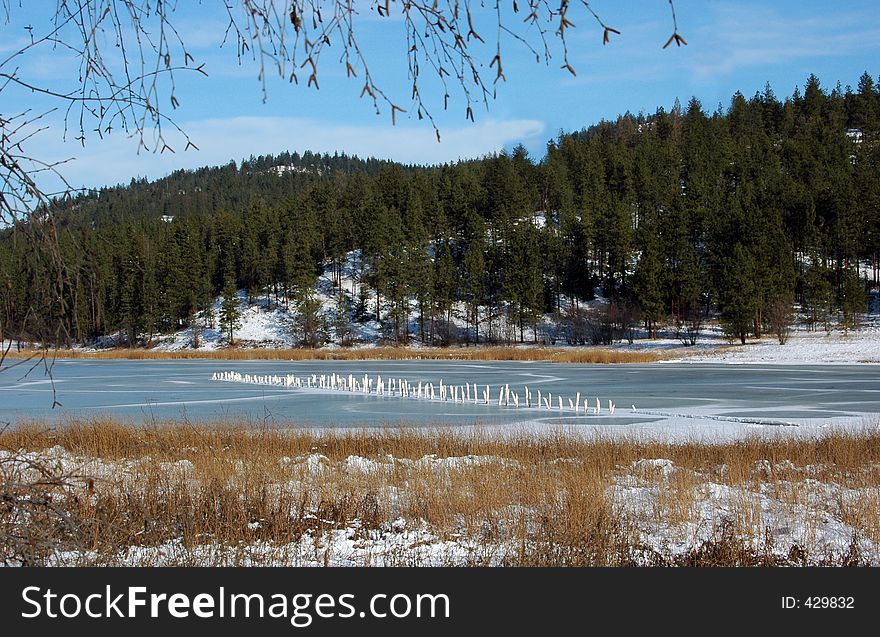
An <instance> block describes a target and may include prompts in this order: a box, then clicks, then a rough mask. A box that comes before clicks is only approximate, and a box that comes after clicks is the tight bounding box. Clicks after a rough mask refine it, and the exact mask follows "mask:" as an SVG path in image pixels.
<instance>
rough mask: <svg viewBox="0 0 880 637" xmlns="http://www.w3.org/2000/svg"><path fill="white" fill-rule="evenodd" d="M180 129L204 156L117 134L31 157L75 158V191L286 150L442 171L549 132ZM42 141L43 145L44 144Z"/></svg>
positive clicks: (493, 127)
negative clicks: (150, 147)
mask: <svg viewBox="0 0 880 637" xmlns="http://www.w3.org/2000/svg"><path fill="white" fill-rule="evenodd" d="M182 128H183V129H184V130H186V132H187V134H189V136H190V137H191V138H192V140H193V142H194V143H195V144H196V145H197V146H198V147H199V150H193V149H190V150H188V151H186V152H183V146H184V145H185V142H181V140H180V139H178V140H177V143H172V144H171V145H172V146H173V147H174V148H175V150H176V151H177V152H176V153H169V152H165V153H162V154H157V153H149V152H144V151H141V152H140V153H138V152H137V146H136V143H135V141H134V140H132V139H130V138H128V137H126V136H125V135H119V134H114V135H111V136H109V137H107V138H106V139H103V140H100V139H92V140H90V141H88V142H87V143H86V146H85V148H81V147H79V146H78V145H76V144H62V143H60V142H58V143H57V144H53V143H51V141H50V140H49V137H48V136H49V132H46V133H43V134H42V135H41V136H38V137H37V138H36V139H35V142H37V143H34V144H33V145H32V146H31V147H30V148H29V152H30V154H31V155H34V156H39V157H40V158H41V159H45V158H48V159H55V160H57V159H64V158H68V157H72V156H73V157H75V158H76V159H75V160H74V161H72V162H70V163H68V164H65V165H64V166H63V167H62V172H63V173H64V175H65V177H66V178H67V180H68V181H69V183H70V184H71V185H73V186H86V187H92V186H102V185H108V184H115V183H127V182H128V181H129V180H130V179H131V178H132V177H141V176H146V177H148V178H151V179H153V178H157V177H161V176H163V175H165V174H168V173H169V172H171V171H173V170H177V169H180V168H197V167H200V166H212V165H220V164H225V163H228V162H229V161H230V160H231V159H235V160H236V161H238V160H240V159H243V158H247V157H249V156H250V155H267V154H277V153H280V152H282V151H285V150H287V151H299V152H302V151H305V150H311V151H314V152H322V153H323V152H327V153H331V154H332V153H333V152H336V151H339V152H345V153H347V154H349V155H357V156H359V157H364V158H365V157H376V158H379V159H393V160H396V161H399V162H403V163H408V164H437V163H443V162H447V161H456V160H458V159H467V158H473V157H480V156H482V155H485V154H487V153H492V152H495V151H499V150H501V149H502V148H505V147H509V146H511V145H512V144H515V143H517V142H520V141H526V140H529V139H533V138H535V137H536V136H538V135H541V134H542V133H543V132H544V129H545V126H544V123H543V122H541V121H537V120H527V119H515V120H486V121H482V122H477V123H476V124H465V125H461V126H458V127H454V128H453V127H447V126H443V127H441V129H440V134H441V142H440V143H438V142H437V139H436V137H435V135H434V131H433V129H431V127H430V126H429V125H427V124H426V125H415V124H411V125H398V126H391V125H390V124H388V123H386V122H382V123H381V124H377V125H374V126H362V125H353V124H352V125H346V124H334V123H330V122H324V121H321V120H318V119H311V118H301V117H251V116H243V117H230V118H216V119H206V120H200V121H195V122H190V123H184V124H183V126H182ZM40 137H43V139H40Z"/></svg>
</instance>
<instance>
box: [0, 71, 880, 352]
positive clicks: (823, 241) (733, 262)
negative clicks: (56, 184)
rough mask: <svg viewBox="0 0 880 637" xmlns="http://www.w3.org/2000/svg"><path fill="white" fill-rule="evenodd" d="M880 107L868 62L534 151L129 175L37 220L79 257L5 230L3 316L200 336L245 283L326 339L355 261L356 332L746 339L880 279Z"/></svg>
mask: <svg viewBox="0 0 880 637" xmlns="http://www.w3.org/2000/svg"><path fill="white" fill-rule="evenodd" d="M878 122H880V86H878V84H877V83H876V82H874V81H873V79H872V78H871V76H870V75H869V74H868V73H865V74H864V75H863V76H862V77H861V78H860V79H859V81H858V85H857V87H856V88H855V89H852V88H850V87H847V88H846V89H843V88H841V87H840V86H839V85H838V86H837V87H835V88H834V89H832V90H826V89H825V88H823V87H822V86H821V85H820V83H819V81H818V79H817V78H816V77H815V76H810V77H809V78H808V79H807V81H806V83H805V85H804V88H803V90H802V91H801V90H799V89H796V90H795V92H794V93H793V94H792V95H791V96H789V97H787V98H785V99H782V100H780V99H778V98H777V97H776V96H775V95H774V93H773V91H772V90H771V89H770V87H769V86H768V87H767V88H765V90H764V91H762V92H759V93H757V94H755V95H754V96H752V97H751V98H747V97H745V96H743V95H742V94H740V93H737V94H735V95H734V96H733V97H732V99H731V100H730V103H729V104H728V105H727V106H725V107H722V106H720V105H719V107H718V108H716V109H715V110H714V111H711V112H710V111H707V109H705V108H704V106H703V105H702V104H701V103H700V102H699V101H698V100H697V99H691V100H690V101H689V102H688V103H687V105H686V106H681V105H680V104H679V103H678V102H676V104H675V105H674V106H673V107H672V108H671V109H670V110H668V111H667V110H665V109H663V108H660V109H658V110H657V111H656V112H655V113H653V114H650V115H646V114H639V115H633V114H630V113H627V114H624V115H621V116H619V117H618V118H617V119H616V120H615V121H603V122H601V123H599V124H597V125H594V126H591V127H589V128H586V129H584V130H581V131H578V132H575V133H571V134H561V135H560V136H559V137H558V138H556V139H554V140H553V141H551V142H549V143H548V145H547V151H546V155H545V156H544V158H542V159H541V160H540V161H535V160H533V159H532V158H530V157H529V155H528V153H527V152H526V151H525V149H524V148H522V147H521V146H520V147H517V148H515V149H513V150H512V151H511V152H502V153H499V154H496V155H493V156H487V157H484V158H482V159H479V160H473V161H463V162H459V163H455V164H446V165H442V166H431V167H418V166H403V165H400V164H396V163H393V162H388V161H378V160H361V159H358V158H354V157H347V156H345V155H335V156H328V155H317V154H312V153H306V154H304V155H302V156H300V155H298V154H288V153H285V154H284V155H282V156H276V157H272V156H268V157H260V158H250V159H249V160H247V161H244V162H242V163H241V165H240V166H238V165H236V164H235V163H230V164H229V165H227V166H223V167H218V168H205V169H200V170H196V171H178V172H176V173H173V174H172V175H170V176H168V177H166V178H164V179H161V180H157V181H155V182H147V181H145V180H140V181H137V180H133V181H132V182H131V183H130V184H128V185H127V186H119V187H115V188H105V189H101V190H96V191H91V192H88V193H84V194H82V195H80V196H78V197H75V198H73V199H70V200H66V201H56V202H54V204H53V208H54V209H53V210H52V215H51V216H46V217H45V218H44V219H43V220H37V219H32V220H30V222H29V223H31V224H35V223H48V221H46V220H45V219H50V220H51V223H52V232H54V233H56V234H57V241H58V245H59V246H60V263H61V264H62V265H61V266H59V265H58V264H55V263H53V262H51V259H50V257H49V256H47V255H45V254H43V253H41V252H40V251H35V250H33V249H32V246H30V245H29V244H28V243H27V242H23V241H17V240H16V235H17V233H18V232H20V231H21V228H19V227H16V228H7V229H6V230H5V231H4V232H3V235H2V237H0V266H2V279H0V321H2V323H0V337H3V338H6V339H9V338H17V339H22V340H41V341H44V342H52V343H59V344H70V343H72V342H85V341H90V340H94V339H97V338H100V337H102V336H107V335H119V336H120V337H121V340H122V341H123V342H125V343H128V344H130V345H135V344H141V345H143V344H148V343H150V342H151V341H152V340H153V338H154V337H155V335H157V334H159V333H161V332H167V331H170V330H175V329H179V328H181V327H185V326H190V327H193V328H194V338H196V339H197V338H198V336H197V328H199V327H200V326H204V325H211V324H214V322H215V321H218V320H220V319H221V318H224V317H215V316H213V311H212V309H211V308H212V305H213V302H214V299H215V298H216V297H217V296H218V295H222V296H224V297H229V296H230V294H232V292H231V290H237V289H243V290H245V291H246V292H247V294H248V296H249V298H251V299H257V298H259V299H263V300H265V302H266V303H268V304H270V305H271V304H284V305H287V306H289V307H292V308H294V309H295V313H296V315H297V316H299V317H300V318H299V319H298V329H300V330H301V336H302V340H303V342H304V344H307V345H319V344H320V343H321V340H322V338H323V337H321V333H322V332H321V329H319V328H321V326H320V325H319V323H320V317H319V316H318V309H319V305H318V303H317V302H316V300H315V296H314V289H315V284H316V281H317V278H318V276H319V274H320V273H321V272H322V271H323V269H325V268H328V269H329V270H330V272H331V273H332V278H333V280H334V282H335V283H336V284H339V283H340V282H341V281H343V280H346V281H351V282H353V283H350V284H349V287H348V288H347V289H346V288H345V286H340V287H339V288H338V294H339V303H338V308H337V311H336V313H335V316H336V323H337V324H336V325H334V326H323V327H324V328H330V331H331V332H332V331H333V330H334V329H335V330H336V335H337V337H339V340H341V341H343V342H345V340H346V335H349V334H350V326H349V325H348V324H349V323H350V322H353V321H367V320H377V321H379V322H380V324H381V325H382V328H383V334H384V336H385V338H386V339H388V340H390V341H394V342H397V343H407V342H409V340H410V339H412V338H417V339H419V340H420V341H421V342H423V343H432V344H448V343H450V342H453V341H456V340H460V341H467V342H492V341H512V340H517V341H524V340H530V339H534V340H537V339H539V338H553V339H564V340H567V341H569V342H572V343H590V342H593V343H596V342H608V341H610V340H614V339H615V338H622V337H624V336H626V335H629V337H630V338H632V335H633V334H634V332H635V328H636V327H638V326H643V328H644V329H645V330H646V332H647V333H648V335H649V336H655V335H656V333H657V330H658V328H659V326H661V325H664V324H672V325H674V326H676V329H677V330H678V331H679V333H681V334H682V335H685V338H687V339H690V342H693V340H694V339H695V337H696V335H697V334H699V332H700V329H701V326H702V325H703V323H704V322H705V320H706V319H707V318H708V317H712V316H716V315H717V317H718V318H719V320H720V321H721V324H722V326H723V327H724V329H725V331H726V332H727V333H728V334H729V335H730V336H731V337H733V338H736V339H739V340H740V341H741V342H745V341H746V339H747V338H749V337H750V336H759V337H760V336H761V335H762V334H764V333H765V332H768V331H773V332H776V333H779V334H781V333H782V332H783V331H784V329H785V327H786V326H787V325H789V324H790V323H791V322H792V320H793V319H794V316H793V315H792V312H793V311H794V308H798V310H799V312H800V318H801V319H802V320H804V321H806V322H807V323H808V324H809V325H811V326H814V327H817V328H818V327H825V328H828V329H830V327H831V325H832V324H838V325H842V326H843V327H845V328H846V329H849V328H852V327H853V326H854V325H855V323H856V321H857V319H858V316H859V314H860V313H862V312H864V310H865V307H866V293H867V291H868V290H870V288H871V287H873V286H876V285H877V278H878V252H880V214H878V211H880V175H878V153H880V144H878V133H880V130H878ZM21 225H27V224H21ZM59 281H60V283H59ZM597 290H598V291H600V292H601V294H602V295H603V296H604V297H606V298H607V299H608V300H609V303H608V304H606V305H604V306H603V308H604V309H603V310H602V311H601V313H599V314H597V311H596V309H595V306H594V305H593V304H589V303H587V302H588V301H590V300H592V299H593V298H594V296H595V294H596V292H597ZM224 307H225V308H226V309H225V310H224V311H223V312H222V313H223V314H224V316H225V319H224V321H225V326H226V327H227V328H228V327H230V326H231V325H230V323H234V322H235V317H234V316H233V315H234V314H235V312H234V311H233V308H232V306H231V305H230V304H228V303H227V304H224ZM548 313H549V314H552V315H553V316H554V317H555V320H554V321H552V322H551V324H550V325H549V326H548V325H546V324H545V323H546V322H545V321H544V316H545V315H547V314H548ZM454 319H455V320H454ZM462 322H463V323H464V324H465V326H466V327H465V328H464V329H460V328H456V327H455V325H456V324H461V323H462ZM230 335H231V331H230Z"/></svg>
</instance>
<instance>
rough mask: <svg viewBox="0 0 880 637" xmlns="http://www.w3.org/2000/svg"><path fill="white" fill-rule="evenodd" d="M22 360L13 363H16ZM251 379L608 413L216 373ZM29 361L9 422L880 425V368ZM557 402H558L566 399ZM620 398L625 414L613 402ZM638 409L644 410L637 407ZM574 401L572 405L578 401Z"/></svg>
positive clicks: (13, 387)
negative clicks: (219, 377)
mask: <svg viewBox="0 0 880 637" xmlns="http://www.w3.org/2000/svg"><path fill="white" fill-rule="evenodd" d="M9 362H11V361H7V363H9ZM226 370H235V371H237V372H240V373H243V374H261V375H262V374H278V375H285V374H295V375H297V376H305V375H309V374H331V373H337V374H340V375H343V376H347V375H348V374H354V375H355V376H361V377H362V376H363V375H364V374H369V375H370V376H371V377H375V376H376V375H381V376H383V377H385V378H389V377H393V378H404V379H406V380H408V381H409V382H410V383H412V384H416V383H418V382H431V383H434V384H437V383H438V382H439V380H440V379H442V380H443V382H444V383H445V384H447V385H464V384H465V383H477V384H478V385H480V386H481V387H483V386H485V385H490V387H492V392H493V397H497V388H498V386H499V385H503V384H505V383H508V384H509V385H510V387H511V389H512V390H513V389H516V390H517V391H520V392H522V388H523V386H526V385H528V386H529V388H530V390H531V391H532V392H533V393H534V392H536V391H537V390H541V391H542V392H543V393H544V394H545V395H546V393H547V392H552V393H553V395H554V396H558V395H562V396H565V397H566V401H567V397H572V398H574V396H575V394H576V392H581V394H582V396H583V397H588V398H590V400H591V401H594V400H595V397H599V398H600V399H601V401H602V405H603V410H602V412H601V413H600V414H599V415H595V414H587V415H584V414H583V413H582V412H581V413H580V414H578V415H575V414H573V413H571V412H569V411H568V410H567V409H566V410H564V411H563V412H559V411H558V410H552V409H551V410H546V409H540V410H539V409H534V408H533V409H523V408H520V409H514V408H512V407H510V408H506V407H499V406H498V405H497V403H496V402H495V401H493V404H489V405H485V404H482V405H475V404H472V403H471V404H460V403H459V404H453V403H451V402H446V403H440V402H439V401H437V402H428V401H417V400H409V399H400V398H389V397H377V396H365V395H363V394H358V393H353V394H351V393H342V392H329V391H315V390H308V389H301V390H300V389H285V388H281V387H270V386H261V385H249V384H240V383H226V382H217V381H212V380H211V375H212V374H213V373H214V372H222V371H226ZM25 371H26V367H25V366H24V365H22V366H19V367H15V368H12V369H6V370H4V371H3V372H2V373H0V421H2V422H10V423H13V424H14V423H16V422H21V421H23V420H41V421H42V420H45V421H49V422H57V421H59V420H62V419H65V418H69V417H94V416H113V417H117V418H121V419H123V420H126V421H128V422H135V423H143V422H151V421H160V420H163V419H178V420H179V419H189V420H191V421H217V420H230V419H234V420H243V421H247V422H250V423H253V424H262V423H270V424H285V425H287V424H292V425H297V426H336V427H348V426H383V425H400V424H419V425H427V426H435V425H436V426H441V425H472V424H475V423H478V424H482V425H488V426H491V425H505V426H506V425H514V424H523V425H528V426H530V427H534V426H541V425H558V424H564V425H572V426H588V427H597V426H598V427H615V428H617V427H626V428H627V429H633V430H635V429H644V428H646V427H647V428H651V427H658V426H676V427H690V428H691V429H694V428H705V429H706V430H710V429H718V428H722V429H723V428H725V427H727V428H730V427H731V426H733V425H737V426H738V427H739V428H740V429H741V428H742V427H748V426H762V427H767V426H777V425H784V424H799V425H801V426H805V427H806V426H809V427H817V426H827V425H828V424H829V423H830V424H840V423H848V424H853V423H867V422H875V423H876V422H878V421H880V416H877V414H880V366H876V365H806V366H804V365H801V366H782V365H729V364H713V363H699V364H694V363H663V364H650V365H614V366H608V365H605V366H603V365H574V364H571V365H569V364H555V363H537V362H507V361H503V362H470V361H467V362H459V361H336V362H334V361H303V362H288V361H201V360H172V361H124V360H112V361H100V360H58V361H57V362H56V363H55V365H54V368H53V379H54V385H55V390H56V392H57V399H58V401H59V402H60V403H61V406H59V407H55V408H54V409H53V408H52V382H51V381H50V380H49V378H47V377H46V376H45V373H44V372H43V370H42V369H41V368H38V369H35V370H34V371H31V372H30V373H29V374H28V375H27V376H24V373H25ZM554 400H555V398H554ZM608 400H612V401H613V402H614V403H615V404H616V406H617V410H616V413H615V414H614V415H610V414H609V413H608V411H607V409H604V407H605V406H606V405H607V401H608ZM631 405H635V406H636V407H637V410H638V412H637V413H633V412H632V408H631ZM566 407H567V402H566Z"/></svg>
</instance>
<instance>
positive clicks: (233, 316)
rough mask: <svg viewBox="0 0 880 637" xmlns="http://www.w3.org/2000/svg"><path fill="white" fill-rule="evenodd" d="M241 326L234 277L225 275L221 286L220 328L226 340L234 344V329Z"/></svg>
mask: <svg viewBox="0 0 880 637" xmlns="http://www.w3.org/2000/svg"><path fill="white" fill-rule="evenodd" d="M240 327H241V310H240V309H239V305H238V290H236V288H235V278H234V277H233V276H232V275H227V277H226V283H225V285H224V286H223V301H222V302H221V303H220V330H221V331H222V332H223V333H224V334H225V335H226V341H227V342H228V343H229V344H230V345H235V330H237V329H238V328H240Z"/></svg>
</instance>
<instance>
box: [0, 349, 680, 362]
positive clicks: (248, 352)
mask: <svg viewBox="0 0 880 637" xmlns="http://www.w3.org/2000/svg"><path fill="white" fill-rule="evenodd" d="M686 353H687V352H683V351H680V350H678V349H675V350H666V351H664V352H654V351H625V350H613V349H605V348H560V347H539V346H535V347H455V348H425V349H414V348H408V347H373V348H363V349H348V348H346V349H256V348H254V349H251V348H248V349H244V348H242V349H238V348H227V349H218V350H209V351H197V350H177V351H162V350H154V349H127V348H117V349H104V350H80V349H47V350H39V349H25V350H21V351H16V350H10V351H9V352H8V354H7V356H8V357H10V358H34V357H39V356H43V355H45V356H48V357H50V358H85V359H99V360H104V359H107V360H112V359H126V360H175V359H205V360H288V361H306V360H327V361H349V360H461V361H549V362H553V363H593V364H608V363H653V362H656V361H659V360H668V359H670V358H676V357H680V356H683V355H686Z"/></svg>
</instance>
